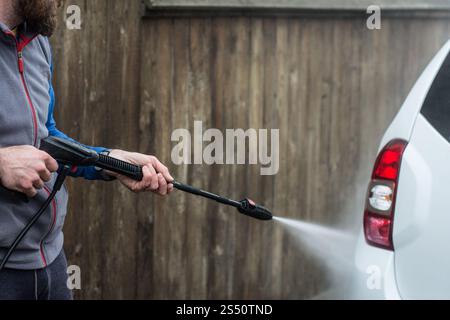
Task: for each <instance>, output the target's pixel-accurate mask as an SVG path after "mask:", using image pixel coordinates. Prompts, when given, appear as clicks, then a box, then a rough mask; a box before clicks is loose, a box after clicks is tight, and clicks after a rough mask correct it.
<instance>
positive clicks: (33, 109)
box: [17, 48, 38, 147]
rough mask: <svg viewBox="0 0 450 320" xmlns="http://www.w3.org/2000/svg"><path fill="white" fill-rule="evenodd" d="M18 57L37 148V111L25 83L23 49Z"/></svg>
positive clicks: (18, 52)
mask: <svg viewBox="0 0 450 320" xmlns="http://www.w3.org/2000/svg"><path fill="white" fill-rule="evenodd" d="M17 57H18V63H19V72H20V78H21V79H22V84H23V87H24V89H25V94H26V96H27V100H28V105H29V106H30V109H31V114H32V118H33V128H34V138H33V145H34V146H35V147H36V146H37V135H38V128H37V127H38V123H37V115H36V109H35V108H34V105H33V102H32V101H31V96H30V92H29V91H28V87H27V84H26V82H25V74H24V63H23V53H22V49H20V48H19V49H18V51H17Z"/></svg>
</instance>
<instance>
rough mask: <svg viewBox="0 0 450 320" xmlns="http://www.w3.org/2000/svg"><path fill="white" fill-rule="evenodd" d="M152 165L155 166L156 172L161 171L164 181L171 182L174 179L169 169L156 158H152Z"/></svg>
mask: <svg viewBox="0 0 450 320" xmlns="http://www.w3.org/2000/svg"><path fill="white" fill-rule="evenodd" d="M153 166H154V167H155V169H156V171H157V172H158V173H161V174H162V175H163V177H164V179H166V181H168V182H172V181H173V180H175V179H174V178H173V177H172V176H171V175H170V172H169V169H168V168H167V167H166V166H165V165H163V164H162V163H161V162H160V161H159V160H158V159H157V158H153Z"/></svg>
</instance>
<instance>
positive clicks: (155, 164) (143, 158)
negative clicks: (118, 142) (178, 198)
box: [108, 150, 174, 196]
mask: <svg viewBox="0 0 450 320" xmlns="http://www.w3.org/2000/svg"><path fill="white" fill-rule="evenodd" d="M110 156H111V157H113V158H116V159H119V160H122V161H126V162H130V163H133V164H136V165H140V166H142V167H143V169H142V172H143V174H144V178H143V179H142V181H134V180H133V179H130V178H128V177H125V176H122V175H120V174H116V173H113V172H108V174H109V175H111V176H113V177H116V178H117V179H119V181H120V182H121V183H122V184H123V185H125V186H126V187H127V188H128V189H130V190H131V191H133V192H135V193H139V192H145V191H151V192H153V193H156V194H158V195H161V196H165V195H168V194H170V193H171V192H172V191H173V185H172V184H171V182H172V181H173V180H174V179H173V177H172V176H171V175H170V173H169V169H168V168H167V167H166V166H165V165H163V164H162V163H161V162H160V161H159V160H158V159H157V158H156V157H153V156H149V155H145V154H141V153H132V152H127V151H123V150H112V151H111V153H110Z"/></svg>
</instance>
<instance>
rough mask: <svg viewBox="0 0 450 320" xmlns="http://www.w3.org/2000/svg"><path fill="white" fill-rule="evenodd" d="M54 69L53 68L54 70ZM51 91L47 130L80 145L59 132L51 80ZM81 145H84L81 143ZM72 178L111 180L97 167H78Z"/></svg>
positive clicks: (54, 135)
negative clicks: (54, 113)
mask: <svg viewBox="0 0 450 320" xmlns="http://www.w3.org/2000/svg"><path fill="white" fill-rule="evenodd" d="M52 69H53V68H52ZM49 87H50V89H49V95H50V105H49V109H48V110H49V111H48V119H47V123H46V126H47V129H48V133H49V135H50V136H53V137H58V138H63V139H68V140H71V141H73V142H76V143H79V142H77V141H75V140H73V139H71V138H69V137H68V136H67V135H66V134H64V133H63V132H61V131H59V130H58V128H57V127H56V122H55V118H54V117H53V111H54V109H55V92H54V90H53V86H52V83H51V80H50V86H49ZM79 144H80V145H83V144H81V143H79ZM83 146H84V147H87V148H89V149H92V150H95V151H97V152H98V153H100V152H104V151H108V149H106V148H102V147H91V146H86V145H83ZM71 176H73V177H84V178H85V179H87V180H109V179H106V178H105V175H104V174H102V172H99V171H97V170H96V169H95V167H78V168H77V170H76V171H74V172H72V173H71Z"/></svg>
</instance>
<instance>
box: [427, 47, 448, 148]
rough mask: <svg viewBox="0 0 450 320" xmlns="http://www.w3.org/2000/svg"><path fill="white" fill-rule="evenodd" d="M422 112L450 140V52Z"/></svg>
mask: <svg viewBox="0 0 450 320" xmlns="http://www.w3.org/2000/svg"><path fill="white" fill-rule="evenodd" d="M422 114H423V116H424V117H425V118H426V119H427V120H428V122H430V123H431V125H432V126H433V127H434V128H436V130H437V131H439V133H440V134H442V135H443V136H444V137H445V138H446V139H447V140H448V141H449V142H450V54H449V55H448V56H447V58H446V59H445V61H444V63H443V65H442V67H441V69H440V70H439V72H438V75H437V76H436V79H435V80H434V82H433V84H432V86H431V89H430V91H429V92H428V96H427V97H426V99H425V102H424V104H423V106H422Z"/></svg>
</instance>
